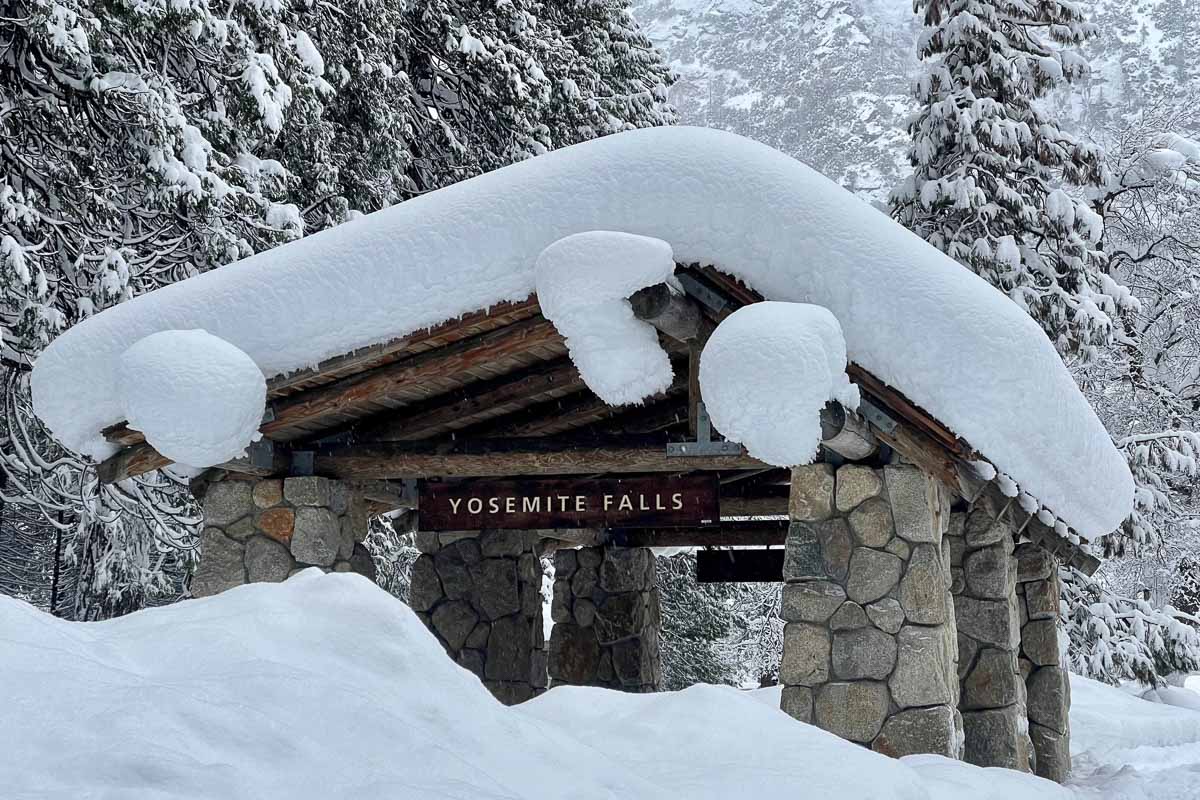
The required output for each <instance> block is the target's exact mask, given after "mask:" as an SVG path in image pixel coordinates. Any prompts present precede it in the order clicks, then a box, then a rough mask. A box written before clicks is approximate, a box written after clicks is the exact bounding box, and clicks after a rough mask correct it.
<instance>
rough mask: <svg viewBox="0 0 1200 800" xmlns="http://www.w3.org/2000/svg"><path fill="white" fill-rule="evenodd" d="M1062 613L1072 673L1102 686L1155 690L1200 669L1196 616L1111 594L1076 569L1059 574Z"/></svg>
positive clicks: (1199, 638) (1199, 635) (1199, 644)
mask: <svg viewBox="0 0 1200 800" xmlns="http://www.w3.org/2000/svg"><path fill="white" fill-rule="evenodd" d="M1061 575H1062V587H1063V597H1062V608H1063V617H1064V624H1065V628H1066V633H1067V654H1068V661H1069V665H1070V669H1071V671H1072V672H1076V673H1079V674H1080V675H1086V676H1087V677H1089V678H1094V679H1096V680H1101V681H1104V682H1106V683H1113V684H1115V683H1118V682H1120V681H1123V680H1138V681H1141V682H1142V683H1144V684H1147V685H1149V686H1160V685H1162V684H1164V683H1165V682H1166V680H1167V678H1168V677H1169V676H1170V675H1172V674H1174V673H1177V672H1196V671H1198V670H1200V634H1198V633H1197V631H1196V627H1195V626H1196V624H1197V622H1198V621H1200V620H1197V618H1196V617H1193V616H1191V615H1190V614H1186V613H1184V612H1182V611H1177V610H1176V609H1174V608H1172V607H1170V606H1167V607H1166V608H1163V609H1161V610H1160V609H1156V608H1154V607H1153V606H1151V605H1150V604H1149V603H1148V602H1146V601H1145V600H1131V599H1129V598H1127V597H1121V596H1119V595H1116V594H1114V593H1112V592H1110V591H1109V590H1108V589H1106V588H1105V587H1104V586H1103V585H1101V584H1100V583H1099V582H1097V581H1094V580H1092V579H1091V578H1089V577H1087V576H1085V575H1083V574H1082V573H1080V572H1078V571H1076V570H1073V569H1071V570H1068V569H1064V570H1062V573H1061Z"/></svg>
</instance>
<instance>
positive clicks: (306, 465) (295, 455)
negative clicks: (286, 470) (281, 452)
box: [290, 450, 313, 477]
mask: <svg viewBox="0 0 1200 800" xmlns="http://www.w3.org/2000/svg"><path fill="white" fill-rule="evenodd" d="M290 471H291V474H292V475H293V476H296V477H300V476H306V475H312V474H313V451H312V450H295V451H293V452H292V465H291V470H290Z"/></svg>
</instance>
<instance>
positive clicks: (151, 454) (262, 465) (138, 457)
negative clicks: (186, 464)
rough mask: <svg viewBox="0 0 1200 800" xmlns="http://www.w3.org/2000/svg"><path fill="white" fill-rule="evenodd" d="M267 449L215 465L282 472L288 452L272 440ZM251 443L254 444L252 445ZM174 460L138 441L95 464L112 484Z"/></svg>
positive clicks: (235, 469) (259, 472) (247, 472)
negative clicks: (263, 454) (255, 455)
mask: <svg viewBox="0 0 1200 800" xmlns="http://www.w3.org/2000/svg"><path fill="white" fill-rule="evenodd" d="M263 444H264V445H266V448H267V450H268V455H267V456H266V458H265V459H264V458H261V457H260V458H250V457H247V458H237V459H234V460H233V461H226V462H225V463H224V464H216V465H214V466H213V469H223V470H226V471H228V472H237V473H239V474H242V475H254V476H257V477H267V476H269V475H276V474H279V473H280V472H281V471H283V470H285V469H286V460H287V455H286V452H284V451H282V450H277V449H276V448H274V447H273V446H272V445H273V443H271V442H264V443H263ZM251 446H252V447H253V446H254V445H251ZM173 463H175V462H173V461H171V459H169V458H167V457H166V456H164V455H162V454H161V453H159V452H158V451H157V450H155V449H154V448H153V447H152V446H151V445H149V444H147V443H146V442H142V443H141V444H135V445H133V446H132V447H126V448H124V449H123V450H119V451H118V452H116V453H114V454H113V455H111V456H109V457H108V458H107V459H105V460H104V461H102V462H100V463H99V464H97V465H96V477H98V478H99V479H100V482H101V483H104V484H111V483H117V482H119V481H123V480H125V479H126V478H136V477H137V476H138V475H145V474H146V473H147V472H153V471H154V470H156V469H162V468H163V467H169V466H171V464H173Z"/></svg>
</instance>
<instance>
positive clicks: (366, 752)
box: [0, 570, 1200, 800]
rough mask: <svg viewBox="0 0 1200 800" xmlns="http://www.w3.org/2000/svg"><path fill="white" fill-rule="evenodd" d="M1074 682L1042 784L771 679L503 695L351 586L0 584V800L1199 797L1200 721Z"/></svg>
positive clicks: (314, 576)
mask: <svg viewBox="0 0 1200 800" xmlns="http://www.w3.org/2000/svg"><path fill="white" fill-rule="evenodd" d="M1073 691H1074V696H1075V705H1074V708H1073V711H1072V718H1073V725H1074V734H1075V736H1074V745H1075V748H1076V750H1077V754H1076V764H1077V776H1076V777H1075V778H1074V779H1073V784H1072V785H1071V786H1070V787H1067V788H1063V787H1059V786H1056V785H1054V784H1051V783H1048V782H1046V781H1043V780H1040V779H1038V778H1035V777H1031V776H1028V775H1022V774H1018V773H1014V772H1008V771H1005V770H997V769H987V770H984V769H979V768H976V767H972V766H969V765H966V764H962V763H958V762H953V761H948V760H946V759H942V758H938V757H933V756H921V757H910V758H906V759H903V760H902V761H894V760H891V759H888V758H885V757H883V756H879V755H876V754H874V753H871V752H869V751H867V750H864V749H863V748H861V747H858V746H855V745H851V744H848V743H846V742H843V741H841V740H840V739H837V738H835V737H833V736H831V735H829V734H826V733H824V732H823V731H820V730H818V729H816V728H813V727H811V726H808V725H803V724H801V723H798V722H795V721H794V720H792V719H791V718H789V717H787V716H785V715H784V714H783V713H782V712H780V711H779V710H778V694H777V691H771V690H766V691H762V692H741V691H737V690H734V689H730V688H724V687H713V686H696V687H693V688H691V689H688V690H686V691H683V692H674V693H663V694H656V695H626V694H621V693H617V692H610V691H607V690H601V689H589V688H559V689H555V690H553V691H551V692H549V693H547V694H546V695H544V696H542V697H540V698H538V699H537V700H535V701H533V702H531V703H527V704H525V705H523V706H520V707H518V708H511V709H510V708H506V707H504V706H501V705H500V704H499V703H497V702H496V701H494V700H493V699H492V697H491V695H489V694H488V693H487V691H486V690H485V689H484V688H483V687H482V685H480V683H479V682H478V681H477V680H476V679H475V678H474V676H472V675H470V674H469V673H467V672H466V671H464V670H462V669H459V668H458V667H457V666H455V665H454V664H453V663H452V662H451V661H450V660H449V659H448V658H446V656H445V655H444V654H443V652H442V651H441V648H440V646H439V645H438V644H437V642H436V641H435V640H434V639H433V637H432V636H431V635H430V634H429V633H428V632H427V631H426V630H425V629H424V627H423V626H422V625H421V623H420V622H419V621H418V620H417V619H416V617H415V616H414V615H413V614H412V613H411V612H410V611H409V610H408V609H407V607H405V606H404V605H402V604H401V603H399V602H398V601H396V600H394V599H393V598H391V597H390V596H388V595H387V594H385V593H384V592H383V591H381V590H379V589H377V588H376V587H375V586H373V585H372V584H370V583H369V582H368V581H366V580H365V579H363V578H360V577H358V576H354V575H323V574H321V573H319V572H316V571H315V570H310V571H308V572H305V573H302V574H301V575H299V576H297V577H295V578H293V579H291V580H289V581H288V582H286V583H284V584H281V585H277V584H252V585H248V586H243V587H240V588H237V589H234V590H232V591H230V592H227V593H225V594H223V595H220V596H217V597H213V598H208V599H204V600H193V601H188V602H185V603H182V604H178V605H175V606H171V607H167V608H161V609H155V610H151V611H145V612H140V613H137V614H134V615H131V616H129V617H125V618H123V619H119V620H114V621H111V622H102V623H89V624H79V623H66V622H61V621H59V620H56V619H53V618H51V617H48V616H46V615H45V614H42V613H40V612H38V611H36V610H34V609H33V608H32V607H30V606H28V605H26V604H24V603H21V602H18V601H16V600H12V599H10V598H5V597H0V796H2V797H3V798H4V800H29V799H31V798H85V797H86V798H120V799H121V800H137V799H139V798H155V800H161V799H162V798H172V799H175V798H178V799H180V800H182V799H183V798H189V799H190V798H214V800H215V799H216V798H221V800H231V799H232V798H255V799H256V800H263V799H264V798H266V799H270V798H285V797H286V798H289V800H303V799H304V798H323V799H324V798H349V797H354V798H388V799H389V800H391V799H392V798H405V799H406V800H407V799H408V798H439V799H440V798H447V799H448V798H455V799H456V800H458V799H461V798H472V799H475V798H479V799H481V800H490V799H492V798H495V799H496V800H499V799H500V798H535V799H536V800H542V799H543V798H547V799H549V798H573V799H576V800H587V799H588V798H622V800H625V799H628V798H653V799H657V798H664V799H665V798H680V797H686V798H689V799H691V800H703V799H705V798H756V799H757V800H773V799H774V798H781V799H782V798H787V800H795V798H798V797H811V798H838V799H839V800H841V799H844V798H872V800H910V799H911V800H952V799H957V798H964V797H966V798H971V800H989V798H995V800H1002V799H1003V800H1014V798H1030V800H1049V799H1050V798H1064V799H1065V798H1081V799H1082V800H1093V799H1094V800H1102V799H1103V800H1109V799H1115V798H1122V799H1124V798H1130V799H1132V798H1155V799H1156V800H1157V799H1158V798H1164V799H1165V798H1170V799H1171V800H1188V798H1198V797H1200V713H1198V712H1196V711H1194V710H1191V709H1188V708H1182V707H1178V706H1173V705H1167V704H1163V703H1154V702H1148V701H1146V700H1142V699H1139V698H1137V697H1135V696H1132V695H1130V694H1129V693H1128V692H1124V691H1122V690H1120V689H1114V688H1111V687H1106V686H1102V685H1100V684H1096V683H1093V682H1091V681H1087V680H1081V679H1080V680H1076V681H1074V683H1073ZM1175 691H1176V692H1183V691H1186V690H1183V689H1178V690H1175ZM1168 694H1171V693H1168ZM1173 696H1174V695H1173ZM1175 697H1176V699H1177V700H1178V699H1179V697H1180V696H1175Z"/></svg>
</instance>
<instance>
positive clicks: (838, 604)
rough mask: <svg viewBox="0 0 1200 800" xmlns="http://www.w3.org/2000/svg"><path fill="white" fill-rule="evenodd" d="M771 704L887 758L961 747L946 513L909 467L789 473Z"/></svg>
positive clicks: (955, 753)
mask: <svg viewBox="0 0 1200 800" xmlns="http://www.w3.org/2000/svg"><path fill="white" fill-rule="evenodd" d="M789 516H790V517H791V519H792V523H791V526H790V528H789V531H788V537H787V545H786V554H785V561H784V568H783V577H784V581H785V585H784V587H783V618H784V620H785V621H786V626H785V628H784V640H783V662H782V664H781V667H780V679H781V681H782V683H783V684H784V689H783V702H782V707H783V710H784V711H785V712H787V713H788V714H791V715H792V716H793V717H796V718H797V719H800V720H802V721H804V722H811V723H813V724H815V725H818V726H820V727H821V728H824V729H825V730H827V731H830V732H831V733H835V734H837V735H838V736H841V737H843V738H845V739H849V740H850V741H854V742H859V743H861V744H864V745H868V746H870V747H871V748H872V749H874V750H876V751H879V752H881V753H885V754H887V755H891V756H896V757H899V756H903V755H908V754H912V753H937V754H940V755H944V756H948V757H950V758H957V757H959V756H960V748H961V741H962V735H961V722H960V720H959V718H958V712H957V704H958V681H957V680H956V677H955V657H956V648H955V646H954V640H955V627H954V613H953V606H952V602H951V596H950V591H949V589H950V578H949V574H950V565H949V558H950V555H949V548H948V545H946V546H944V545H943V533H944V532H945V529H946V526H947V525H948V522H949V503H948V498H947V496H946V495H945V493H944V491H943V490H942V488H941V487H940V485H939V484H937V483H936V482H935V481H933V480H931V479H930V478H929V477H928V476H926V475H925V474H924V473H923V472H921V471H920V470H919V469H918V468H916V467H914V466H910V465H906V464H897V465H889V466H886V467H884V468H883V469H881V470H880V469H873V468H871V467H866V466H859V465H852V464H851V465H846V466H843V467H841V468H840V469H838V470H837V471H836V473H835V471H834V469H833V467H832V466H830V465H829V464H812V465H809V466H805V467H798V468H796V469H794V470H793V471H792V489H791V502H790V505H789Z"/></svg>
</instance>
